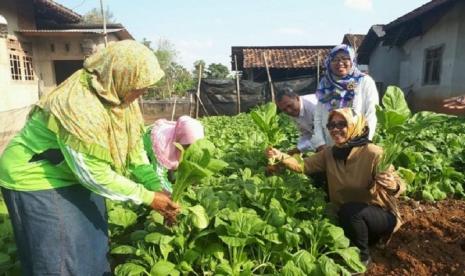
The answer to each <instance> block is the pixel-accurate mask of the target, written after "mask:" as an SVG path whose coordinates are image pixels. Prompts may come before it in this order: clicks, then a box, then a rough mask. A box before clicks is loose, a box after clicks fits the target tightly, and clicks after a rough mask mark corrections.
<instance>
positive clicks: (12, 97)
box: [0, 0, 38, 112]
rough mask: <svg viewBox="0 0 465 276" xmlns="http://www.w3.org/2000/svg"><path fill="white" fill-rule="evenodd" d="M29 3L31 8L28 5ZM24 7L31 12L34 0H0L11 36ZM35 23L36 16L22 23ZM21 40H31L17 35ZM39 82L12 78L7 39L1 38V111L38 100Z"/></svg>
mask: <svg viewBox="0 0 465 276" xmlns="http://www.w3.org/2000/svg"><path fill="white" fill-rule="evenodd" d="M27 4H29V8H27V7H28V5H27ZM20 8H21V9H24V12H25V13H27V14H29V13H30V9H32V1H27V0H19V1H15V0H2V1H0V14H1V15H3V17H5V18H6V20H7V21H8V25H7V29H8V34H9V35H10V36H15V31H16V30H17V29H18V28H19V26H18V10H19V9H20ZM31 24H32V25H33V24H34V17H32V18H30V19H24V22H23V23H21V25H25V26H29V25H31ZM17 38H18V39H19V40H20V41H25V42H30V41H29V40H28V39H25V38H22V37H17ZM37 92H38V82H37V81H36V80H34V81H25V80H20V81H19V80H12V79H11V73H10V58H9V51H8V48H7V39H5V38H0V98H1V100H0V112H2V111H6V110H12V109H18V108H23V107H25V106H28V105H31V104H32V103H34V102H35V101H37V100H38V94H37Z"/></svg>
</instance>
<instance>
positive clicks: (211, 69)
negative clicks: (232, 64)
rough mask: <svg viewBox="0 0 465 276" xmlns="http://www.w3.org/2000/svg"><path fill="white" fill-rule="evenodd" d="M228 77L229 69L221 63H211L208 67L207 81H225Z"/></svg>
mask: <svg viewBox="0 0 465 276" xmlns="http://www.w3.org/2000/svg"><path fill="white" fill-rule="evenodd" d="M228 75H229V69H228V67H226V66H225V65H223V64H221V63H211V64H210V65H208V69H207V72H206V76H207V78H209V79H225V78H227V77H228Z"/></svg>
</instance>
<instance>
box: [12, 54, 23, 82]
mask: <svg viewBox="0 0 465 276" xmlns="http://www.w3.org/2000/svg"><path fill="white" fill-rule="evenodd" d="M10 70H11V78H12V79H14V80H22V75H21V61H20V56H19V55H15V54H10Z"/></svg>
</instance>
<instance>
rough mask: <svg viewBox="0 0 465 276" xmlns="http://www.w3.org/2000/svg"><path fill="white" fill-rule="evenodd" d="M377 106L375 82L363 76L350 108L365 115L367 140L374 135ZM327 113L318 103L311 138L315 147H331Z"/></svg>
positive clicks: (324, 107)
mask: <svg viewBox="0 0 465 276" xmlns="http://www.w3.org/2000/svg"><path fill="white" fill-rule="evenodd" d="M378 104H379V95H378V90H377V89H376V84H375V81H374V80H373V79H372V78H371V77H370V76H368V75H365V76H364V77H362V79H361V80H360V83H359V85H358V86H357V87H356V88H355V96H354V100H353V102H352V108H353V109H355V111H357V112H359V113H360V114H363V115H365V118H366V119H367V121H368V127H369V128H370V133H369V134H368V138H369V139H370V140H371V139H373V136H374V135H375V130H376V123H377V118H376V108H375V107H376V105H378ZM328 115H329V111H328V109H327V107H326V106H325V105H324V104H322V103H320V102H318V104H317V106H316V110H315V115H314V125H315V134H314V137H313V138H312V141H313V142H314V145H315V147H319V146H321V145H325V144H326V145H332V144H333V140H332V139H331V136H330V135H329V132H328V129H327V128H326V123H327V122H328Z"/></svg>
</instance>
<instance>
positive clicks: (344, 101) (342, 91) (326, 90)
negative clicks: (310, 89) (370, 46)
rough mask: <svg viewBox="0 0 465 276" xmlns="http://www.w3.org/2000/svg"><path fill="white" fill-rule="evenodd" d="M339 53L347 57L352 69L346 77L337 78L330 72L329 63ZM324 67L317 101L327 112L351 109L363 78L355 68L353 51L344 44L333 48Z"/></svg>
mask: <svg viewBox="0 0 465 276" xmlns="http://www.w3.org/2000/svg"><path fill="white" fill-rule="evenodd" d="M341 51H342V52H344V53H346V54H348V55H349V57H350V60H351V61H352V68H350V70H349V74H348V75H347V76H345V77H343V78H338V77H337V76H336V75H335V74H334V73H333V72H332V71H331V61H332V60H333V59H334V57H335V56H336V55H337V53H338V52H341ZM325 66H326V75H325V76H324V77H323V78H322V79H321V81H320V83H319V84H318V89H317V91H316V96H317V98H318V101H319V102H321V103H322V104H324V105H325V106H326V108H327V109H328V110H332V109H336V108H343V107H351V106H352V101H353V99H354V96H355V88H356V87H357V86H358V85H359V83H360V80H361V78H362V77H363V76H365V74H364V73H362V72H361V71H360V70H359V69H358V68H357V62H356V58H355V52H354V50H353V49H352V48H351V47H350V46H348V45H346V44H341V45H338V46H336V47H334V48H333V49H332V50H331V52H330V53H329V55H328V56H327V57H326V60H325Z"/></svg>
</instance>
